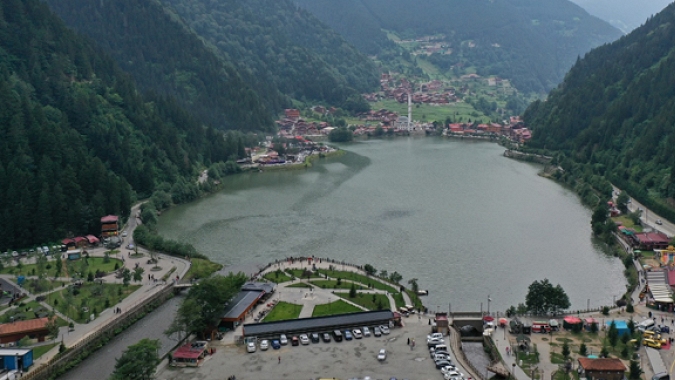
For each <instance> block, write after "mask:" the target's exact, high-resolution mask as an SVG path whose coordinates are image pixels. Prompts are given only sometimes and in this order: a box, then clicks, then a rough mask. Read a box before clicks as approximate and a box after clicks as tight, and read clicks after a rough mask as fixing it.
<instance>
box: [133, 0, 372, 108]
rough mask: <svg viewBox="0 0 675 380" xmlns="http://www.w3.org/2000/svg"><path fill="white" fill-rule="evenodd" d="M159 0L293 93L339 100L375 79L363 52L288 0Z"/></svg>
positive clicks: (225, 51)
mask: <svg viewBox="0 0 675 380" xmlns="http://www.w3.org/2000/svg"><path fill="white" fill-rule="evenodd" d="M145 1H147V0H145ZM160 1H161V2H162V3H163V4H164V5H165V6H167V7H168V8H170V9H172V10H173V11H175V12H176V14H178V15H179V16H180V17H181V18H182V19H183V20H184V21H185V22H186V23H187V24H188V25H189V26H190V27H191V28H192V29H193V30H194V31H195V32H196V33H197V34H198V35H199V36H201V37H202V38H204V39H205V40H206V41H208V42H209V43H210V44H211V45H213V46H215V47H216V48H217V49H218V51H219V52H220V54H221V55H222V56H223V57H225V59H226V60H228V61H229V62H233V63H234V64H236V65H237V67H239V68H240V69H241V70H249V71H250V72H251V73H252V75H253V76H254V77H255V78H257V80H259V81H261V82H263V83H271V84H274V85H275V86H277V88H279V89H280V91H281V92H282V93H284V94H287V95H289V96H291V97H293V98H296V99H300V100H314V101H316V100H318V101H325V102H328V103H330V104H332V105H336V106H341V105H343V102H345V100H346V99H347V98H348V97H350V96H356V95H358V94H360V93H361V92H366V91H372V90H373V89H375V88H376V86H377V85H378V84H379V82H378V79H379V78H378V70H377V68H376V67H375V65H374V64H373V63H372V62H371V61H370V60H369V59H368V58H366V57H365V56H364V55H362V54H361V53H359V52H358V50H356V49H355V48H353V47H352V46H351V45H349V44H348V43H346V42H345V40H344V39H343V38H342V37H341V36H340V35H339V34H337V33H335V32H334V31H332V30H331V29H329V28H328V27H326V26H325V25H323V24H322V23H321V22H319V21H318V20H317V19H316V18H315V17H313V16H312V15H311V14H310V13H309V12H307V11H305V10H302V9H299V8H298V7H297V6H296V5H295V4H294V3H292V2H291V1H290V0H221V1H212V0H160ZM346 104H348V103H345V105H346Z"/></svg>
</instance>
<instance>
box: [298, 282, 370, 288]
mask: <svg viewBox="0 0 675 380" xmlns="http://www.w3.org/2000/svg"><path fill="white" fill-rule="evenodd" d="M310 282H311V283H312V284H313V285H316V286H318V287H319V288H322V289H351V287H352V284H353V283H352V282H347V281H340V282H338V281H337V280H314V281H310ZM354 286H355V287H356V289H357V290H360V289H365V288H364V287H363V286H361V285H359V284H354Z"/></svg>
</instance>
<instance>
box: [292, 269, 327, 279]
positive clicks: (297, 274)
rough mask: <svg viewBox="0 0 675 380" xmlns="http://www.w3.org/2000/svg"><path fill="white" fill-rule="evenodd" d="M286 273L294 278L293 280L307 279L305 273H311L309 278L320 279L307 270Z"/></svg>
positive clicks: (293, 270)
mask: <svg viewBox="0 0 675 380" xmlns="http://www.w3.org/2000/svg"><path fill="white" fill-rule="evenodd" d="M286 273H288V274H290V275H292V276H294V277H295V278H307V273H311V274H310V276H309V277H310V278H321V276H319V275H318V274H317V273H314V272H312V271H311V270H309V269H286Z"/></svg>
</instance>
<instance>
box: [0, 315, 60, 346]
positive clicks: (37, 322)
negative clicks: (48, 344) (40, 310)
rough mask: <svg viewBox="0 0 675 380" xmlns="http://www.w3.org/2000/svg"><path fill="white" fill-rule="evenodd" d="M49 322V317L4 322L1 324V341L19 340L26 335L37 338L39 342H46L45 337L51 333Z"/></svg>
mask: <svg viewBox="0 0 675 380" xmlns="http://www.w3.org/2000/svg"><path fill="white" fill-rule="evenodd" d="M47 322H49V318H37V319H29V320H27V321H16V322H13V323H3V324H1V325H0V343H13V342H18V341H20V340H21V339H22V338H23V337H25V336H28V337H29V338H31V339H37V340H38V342H44V341H45V337H46V336H47V335H49V329H47Z"/></svg>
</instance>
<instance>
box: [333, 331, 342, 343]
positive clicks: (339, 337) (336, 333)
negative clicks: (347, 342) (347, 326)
mask: <svg viewBox="0 0 675 380" xmlns="http://www.w3.org/2000/svg"><path fill="white" fill-rule="evenodd" d="M333 339H335V341H336V342H342V332H341V331H340V330H335V331H333Z"/></svg>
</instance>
